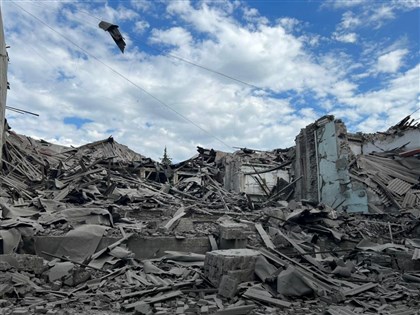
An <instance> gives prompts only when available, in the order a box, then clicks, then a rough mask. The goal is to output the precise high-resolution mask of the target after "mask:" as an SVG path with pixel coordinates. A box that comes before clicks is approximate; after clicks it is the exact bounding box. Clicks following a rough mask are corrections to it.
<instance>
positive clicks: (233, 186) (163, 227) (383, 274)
mask: <svg viewBox="0 0 420 315" xmlns="http://www.w3.org/2000/svg"><path fill="white" fill-rule="evenodd" d="M197 151H198V154H197V155H196V156H194V157H192V158H191V159H188V160H186V161H183V162H180V163H177V164H172V165H167V164H162V163H159V162H156V161H153V160H152V159H150V158H147V157H144V156H142V155H140V154H138V153H136V152H134V151H132V150H130V149H129V148H127V147H126V146H123V145H121V144H119V143H117V142H116V141H115V140H114V139H113V138H108V139H105V140H103V141H98V142H94V143H90V144H87V145H84V146H81V147H78V148H69V147H64V146H59V145H54V144H51V143H48V142H45V141H35V140H33V139H31V138H29V137H25V136H22V135H18V134H16V133H14V132H13V131H11V130H9V131H7V132H6V134H5V145H4V147H3V161H2V162H3V163H2V172H1V175H0V185H1V186H0V207H1V220H0V278H1V281H0V314H28V313H29V314H30V313H38V314H96V313H98V314H99V313H105V314H107V313H109V314H120V313H121V314H125V313H135V314H227V315H234V314H303V313H305V314H332V315H335V314H418V309H419V308H418V299H419V296H420V291H419V289H420V271H419V270H420V226H419V222H420V221H419V218H420V182H419V178H420V159H419V157H420V126H419V124H418V123H416V122H415V121H413V120H411V119H410V117H407V118H405V119H403V120H402V121H401V122H400V123H399V124H397V125H395V126H393V127H391V128H389V129H388V130H387V131H386V132H380V133H375V134H361V133H357V134H350V133H348V132H347V130H346V127H345V125H344V123H343V122H342V121H341V120H339V119H335V118H334V117H333V116H325V117H322V118H320V119H318V120H317V121H315V122H314V123H313V124H310V125H309V126H307V127H306V128H304V129H302V130H301V132H300V133H299V135H297V137H296V146H294V147H292V148H287V149H276V150H272V151H258V150H252V149H247V148H243V149H240V150H238V151H236V152H234V153H226V152H220V151H215V150H213V149H205V148H201V147H198V150H197Z"/></svg>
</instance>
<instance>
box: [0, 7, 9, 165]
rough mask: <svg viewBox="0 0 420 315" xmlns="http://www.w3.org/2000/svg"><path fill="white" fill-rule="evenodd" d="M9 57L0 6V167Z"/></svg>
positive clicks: (0, 162) (0, 163) (3, 138)
mask: <svg viewBox="0 0 420 315" xmlns="http://www.w3.org/2000/svg"><path fill="white" fill-rule="evenodd" d="M8 63H9V58H8V56H7V51H6V42H5V39H4V29H3V18H2V14H1V7H0V167H1V165H2V161H3V160H2V156H3V155H2V153H3V152H2V151H3V144H4V140H5V135H4V121H5V114H6V97H7V65H8Z"/></svg>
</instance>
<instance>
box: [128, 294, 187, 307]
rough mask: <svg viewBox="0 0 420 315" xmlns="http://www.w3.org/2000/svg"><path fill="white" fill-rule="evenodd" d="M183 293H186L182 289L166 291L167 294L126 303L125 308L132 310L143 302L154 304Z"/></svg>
mask: <svg viewBox="0 0 420 315" xmlns="http://www.w3.org/2000/svg"><path fill="white" fill-rule="evenodd" d="M183 294H184V293H182V291H180V290H176V291H172V292H168V293H165V294H162V295H159V296H155V297H152V298H147V299H144V300H142V301H137V302H134V303H131V304H127V305H124V309H126V310H130V309H132V308H135V307H136V306H138V305H142V304H145V303H147V304H153V303H158V302H162V301H165V300H169V299H172V298H174V297H177V296H180V295H183Z"/></svg>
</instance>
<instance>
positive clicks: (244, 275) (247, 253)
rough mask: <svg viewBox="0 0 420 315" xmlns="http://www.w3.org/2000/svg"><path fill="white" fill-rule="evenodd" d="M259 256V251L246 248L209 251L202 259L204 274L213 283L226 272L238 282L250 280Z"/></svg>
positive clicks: (217, 281)
mask: <svg viewBox="0 0 420 315" xmlns="http://www.w3.org/2000/svg"><path fill="white" fill-rule="evenodd" d="M259 256H260V252H258V251H255V250H252V249H247V248H242V249H227V250H215V251H211V252H208V253H206V257H205V259H204V274H205V275H206V277H207V278H208V279H209V280H210V281H211V282H212V283H214V284H215V285H218V284H219V281H220V280H221V279H222V276H224V275H228V274H229V276H231V277H234V278H236V279H237V280H238V281H239V282H244V281H252V280H253V279H254V268H255V262H256V260H257V258H258V257H259Z"/></svg>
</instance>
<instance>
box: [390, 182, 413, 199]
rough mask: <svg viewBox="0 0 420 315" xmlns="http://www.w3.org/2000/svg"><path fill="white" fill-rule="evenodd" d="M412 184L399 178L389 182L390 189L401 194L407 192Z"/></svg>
mask: <svg viewBox="0 0 420 315" xmlns="http://www.w3.org/2000/svg"><path fill="white" fill-rule="evenodd" d="M411 186H412V185H411V184H409V183H407V182H405V181H403V180H402V179H399V178H395V179H393V180H391V181H390V182H389V183H388V189H389V190H391V191H392V192H393V193H395V194H397V195H400V196H402V195H404V194H405V193H407V191H409V190H410V189H411Z"/></svg>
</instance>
